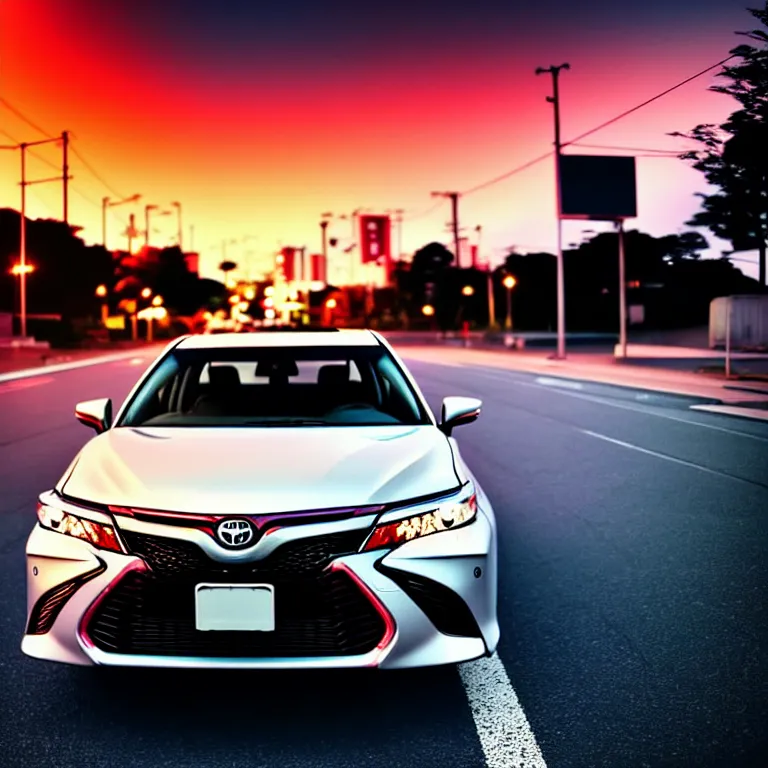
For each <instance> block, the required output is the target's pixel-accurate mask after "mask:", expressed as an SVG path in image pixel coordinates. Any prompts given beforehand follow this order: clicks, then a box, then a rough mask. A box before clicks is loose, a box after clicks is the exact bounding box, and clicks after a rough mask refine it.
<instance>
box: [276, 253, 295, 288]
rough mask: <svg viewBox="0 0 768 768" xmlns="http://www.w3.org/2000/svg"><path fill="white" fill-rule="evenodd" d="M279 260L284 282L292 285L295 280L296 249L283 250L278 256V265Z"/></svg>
mask: <svg viewBox="0 0 768 768" xmlns="http://www.w3.org/2000/svg"><path fill="white" fill-rule="evenodd" d="M281 259H282V267H283V274H284V275H285V282H286V283H292V282H293V281H294V280H295V279H296V248H283V249H282V250H281V251H280V256H278V263H280V261H281Z"/></svg>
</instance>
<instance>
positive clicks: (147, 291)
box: [141, 288, 152, 299]
mask: <svg viewBox="0 0 768 768" xmlns="http://www.w3.org/2000/svg"><path fill="white" fill-rule="evenodd" d="M151 295H152V289H151V288H142V289H141V298H142V299H148V298H149V297H150V296H151Z"/></svg>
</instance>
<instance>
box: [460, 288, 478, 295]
mask: <svg viewBox="0 0 768 768" xmlns="http://www.w3.org/2000/svg"><path fill="white" fill-rule="evenodd" d="M474 292H475V289H474V288H473V287H472V286H471V285H465V286H464V287H463V288H462V289H461V293H462V296H472V295H473V294H474Z"/></svg>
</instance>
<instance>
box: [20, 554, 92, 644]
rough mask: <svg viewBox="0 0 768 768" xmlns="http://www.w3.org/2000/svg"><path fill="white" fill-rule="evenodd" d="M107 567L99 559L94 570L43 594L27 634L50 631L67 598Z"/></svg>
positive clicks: (34, 610)
mask: <svg viewBox="0 0 768 768" xmlns="http://www.w3.org/2000/svg"><path fill="white" fill-rule="evenodd" d="M106 569H107V566H106V564H105V563H103V562H101V561H99V566H98V567H97V568H94V569H93V570H92V571H88V573H83V574H80V575H79V576H75V578H74V579H69V580H68V581H64V582H62V583H61V584H57V585H56V586H55V587H53V589H49V590H48V591H47V592H46V593H44V594H43V595H41V596H40V599H39V600H38V601H37V602H36V603H35V605H34V607H33V608H32V611H31V612H30V614H29V621H28V622H27V634H28V635H44V634H45V633H46V632H50V630H51V627H52V626H53V622H54V621H56V617H57V616H58V615H59V613H61V609H62V608H63V607H64V605H65V604H66V602H67V600H69V598H70V597H72V595H74V594H75V592H77V590H78V589H80V587H82V586H83V584H85V582H86V581H90V580H91V579H93V578H95V577H96V576H98V575H99V574H101V573H104V571H105V570H106Z"/></svg>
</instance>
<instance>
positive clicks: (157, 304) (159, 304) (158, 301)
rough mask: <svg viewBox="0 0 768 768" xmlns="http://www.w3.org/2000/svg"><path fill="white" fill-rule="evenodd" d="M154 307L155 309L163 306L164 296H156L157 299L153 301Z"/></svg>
mask: <svg viewBox="0 0 768 768" xmlns="http://www.w3.org/2000/svg"><path fill="white" fill-rule="evenodd" d="M152 306H153V307H162V306H163V297H162V296H155V298H154V299H152Z"/></svg>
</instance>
